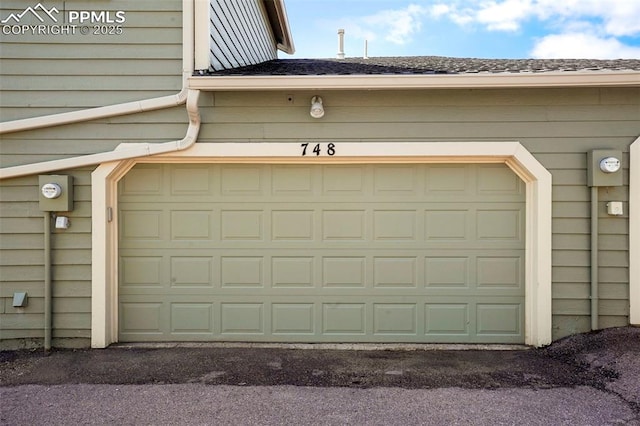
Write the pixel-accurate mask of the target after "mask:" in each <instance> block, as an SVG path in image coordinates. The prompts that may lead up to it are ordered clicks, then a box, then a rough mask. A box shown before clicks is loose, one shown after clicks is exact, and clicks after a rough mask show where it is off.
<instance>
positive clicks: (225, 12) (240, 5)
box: [209, 0, 277, 70]
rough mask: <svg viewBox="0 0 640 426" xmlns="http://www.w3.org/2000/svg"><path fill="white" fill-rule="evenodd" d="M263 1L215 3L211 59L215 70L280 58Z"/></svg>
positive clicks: (215, 0)
mask: <svg viewBox="0 0 640 426" xmlns="http://www.w3.org/2000/svg"><path fill="white" fill-rule="evenodd" d="M260 1H261V0H250V1H233V0H211V3H210V5H211V10H210V12H209V14H210V20H211V25H210V29H211V40H210V59H211V67H212V68H213V69H214V70H222V69H230V68H236V67H242V66H246V65H253V64H258V63H260V62H264V61H268V60H271V59H276V58H277V51H276V43H275V41H274V39H273V35H272V34H271V30H270V28H269V27H268V22H267V16H266V13H265V12H264V10H263V9H262V6H261V4H260Z"/></svg>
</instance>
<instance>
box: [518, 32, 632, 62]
mask: <svg viewBox="0 0 640 426" xmlns="http://www.w3.org/2000/svg"><path fill="white" fill-rule="evenodd" d="M531 56H532V57H534V58H546V59H561V58H591V59H623V58H624V59H630V58H640V47H631V46H626V45H624V44H622V43H621V42H620V41H618V40H617V39H615V38H613V37H606V38H601V37H598V36H595V35H592V34H585V33H569V34H553V35H549V36H546V37H543V38H542V39H540V41H539V42H538V43H537V44H536V46H535V47H534V49H533V51H532V52H531Z"/></svg>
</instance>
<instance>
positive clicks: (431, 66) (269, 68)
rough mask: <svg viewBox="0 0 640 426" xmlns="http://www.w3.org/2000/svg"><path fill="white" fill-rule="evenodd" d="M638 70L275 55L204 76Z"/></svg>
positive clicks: (576, 62) (563, 63)
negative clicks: (276, 56) (278, 56)
mask: <svg viewBox="0 0 640 426" xmlns="http://www.w3.org/2000/svg"><path fill="white" fill-rule="evenodd" d="M598 71H640V59H616V60H594V59H477V58H450V57H443V56H398V57H376V58H368V59H364V58H347V59H276V60H272V61H267V62H263V63H260V64H257V65H251V66H247V67H241V68H235V69H228V70H222V71H215V72H208V73H204V74H199V75H206V76H242V75H254V76H256V75H367V74H470V73H474V74H477V73H544V72H598Z"/></svg>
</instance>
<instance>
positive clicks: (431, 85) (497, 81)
mask: <svg viewBox="0 0 640 426" xmlns="http://www.w3.org/2000/svg"><path fill="white" fill-rule="evenodd" d="M188 84H189V87H190V88H192V89H197V90H203V91H232V90H233V91H240V90H322V89H325V90H376V89H377V90H383V89H398V90H401V89H456V88H459V89H465V88H526V87H540V88H544V87H640V72H637V71H628V72H627V71H616V72H605V71H597V72H580V71H575V72H574V71H572V72H545V73H518V74H516V73H495V74H489V73H487V74H453V75H424V74H419V75H417V74H412V75H396V74H393V75H286V76H273V75H268V76H256V75H240V76H238V75H235V76H192V77H190V78H189V81H188Z"/></svg>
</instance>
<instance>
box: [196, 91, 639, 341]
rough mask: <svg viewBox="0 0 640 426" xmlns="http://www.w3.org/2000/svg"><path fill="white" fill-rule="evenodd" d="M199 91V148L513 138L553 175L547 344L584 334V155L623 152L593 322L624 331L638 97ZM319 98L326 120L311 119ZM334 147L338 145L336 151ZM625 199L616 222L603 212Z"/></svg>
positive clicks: (605, 224) (602, 219)
mask: <svg viewBox="0 0 640 426" xmlns="http://www.w3.org/2000/svg"><path fill="white" fill-rule="evenodd" d="M288 95H290V94H284V93H236V94H234V93H216V94H215V95H213V94H210V93H209V94H205V97H208V102H210V104H211V105H214V107H213V108H207V107H205V108H203V109H202V116H203V119H204V122H205V125H204V126H203V128H202V130H201V133H200V141H201V142H214V141H215V142H219V141H223V142H224V141H228V142H244V141H262V140H264V141H273V142H287V141H290V142H292V143H300V142H309V141H315V140H318V141H323V140H326V141H332V142H336V143H339V142H340V141H362V142H363V143H366V142H367V141H371V142H388V141H465V140H468V141H481V140H491V141H500V140H505V141H513V140H515V141H519V142H521V143H522V144H523V145H524V146H525V147H526V148H527V149H528V150H529V151H531V152H532V153H533V154H534V156H535V157H536V158H537V159H538V161H540V162H541V163H542V164H543V166H545V167H546V168H547V169H549V171H550V172H551V173H552V175H553V206H552V215H553V225H552V227H553V253H552V263H553V272H552V274H553V276H552V280H553V306H552V310H553V337H554V339H557V338H560V337H562V336H565V335H568V334H572V333H577V332H583V331H588V330H589V328H590V319H589V315H590V300H589V292H590V212H591V210H590V209H591V207H590V196H591V195H590V188H589V187H587V186H586V183H587V181H586V171H587V169H586V153H587V151H589V150H591V149H597V148H613V149H620V150H622V151H623V168H624V170H623V173H624V182H625V186H624V187H617V188H600V189H599V190H598V192H599V204H598V210H599V227H600V230H599V240H600V241H599V257H600V272H599V280H600V294H599V297H600V301H599V307H600V325H601V327H609V326H618V325H625V324H628V315H629V284H628V282H629V272H628V266H629V253H628V245H629V240H628V233H629V229H628V198H629V195H628V194H629V193H628V182H629V178H628V167H629V145H630V144H631V142H633V141H634V140H635V138H636V137H638V136H639V135H640V90H639V89H635V88H625V89H616V88H607V89H588V88H586V89H522V90H453V91H452V90H449V91H445V90H433V91H423V92H420V91H412V92H392V93H389V92H327V93H316V92H313V93H311V92H297V93H295V94H294V95H293V98H294V100H293V102H290V101H289V100H288V98H289V97H290V96H288ZM314 95H321V96H322V97H323V101H324V106H325V112H326V114H325V116H324V118H323V119H322V120H314V119H312V118H310V117H309V112H308V111H309V106H308V105H309V99H311V97H312V96H314ZM338 149H339V145H338ZM608 201H623V202H624V210H625V213H624V215H623V216H622V217H611V216H608V215H607V214H606V203H607V202H608Z"/></svg>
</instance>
